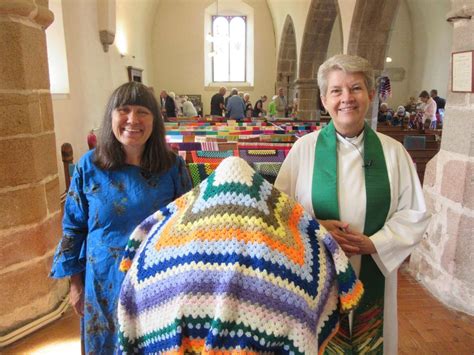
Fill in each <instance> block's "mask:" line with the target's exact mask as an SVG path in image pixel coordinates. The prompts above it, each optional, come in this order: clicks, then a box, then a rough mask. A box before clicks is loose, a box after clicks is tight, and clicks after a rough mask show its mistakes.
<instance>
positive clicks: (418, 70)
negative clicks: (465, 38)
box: [406, 0, 453, 98]
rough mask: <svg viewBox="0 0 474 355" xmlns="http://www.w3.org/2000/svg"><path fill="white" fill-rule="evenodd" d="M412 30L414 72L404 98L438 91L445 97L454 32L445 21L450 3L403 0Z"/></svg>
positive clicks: (440, 0) (432, 0)
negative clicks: (404, 0) (433, 90)
mask: <svg viewBox="0 0 474 355" xmlns="http://www.w3.org/2000/svg"><path fill="white" fill-rule="evenodd" d="M406 2H407V4H408V8H409V11H410V17H411V21H412V28H413V54H412V59H411V60H412V63H413V69H412V74H411V78H410V83H409V92H408V93H407V94H408V95H407V96H416V97H418V95H419V93H420V92H421V91H422V90H427V91H429V90H431V89H438V94H439V96H441V97H444V98H446V96H447V92H448V81H449V65H450V64H449V63H450V56H451V47H452V35H453V29H452V25H450V24H449V23H448V22H447V21H446V14H447V13H448V12H449V11H450V9H451V4H450V1H449V0H406Z"/></svg>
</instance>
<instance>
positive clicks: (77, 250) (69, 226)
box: [50, 163, 89, 278]
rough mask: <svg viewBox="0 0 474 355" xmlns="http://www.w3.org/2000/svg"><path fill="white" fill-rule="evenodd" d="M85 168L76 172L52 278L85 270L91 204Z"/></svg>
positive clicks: (65, 212)
mask: <svg viewBox="0 0 474 355" xmlns="http://www.w3.org/2000/svg"><path fill="white" fill-rule="evenodd" d="M83 188H84V167H83V165H82V164H81V163H79V165H78V166H77V167H76V169H75V170H74V174H73V177H72V181H71V186H70V187H69V191H68V194H67V197H66V203H65V205H64V216H63V225H62V229H63V236H62V238H61V240H60V242H59V245H58V247H57V248H56V252H55V254H54V258H53V264H52V268H51V274H50V276H51V277H54V278H62V277H66V276H71V275H74V274H77V273H80V272H82V271H84V269H85V262H86V260H85V244H86V237H87V233H88V227H87V221H88V216H89V204H88V202H87V198H86V196H85V194H84V191H83Z"/></svg>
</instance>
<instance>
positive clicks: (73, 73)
mask: <svg viewBox="0 0 474 355" xmlns="http://www.w3.org/2000/svg"><path fill="white" fill-rule="evenodd" d="M157 3H158V0H141V1H140V6H136V5H137V3H136V2H135V1H134V0H117V24H118V23H120V24H122V25H123V28H124V30H125V33H126V36H127V37H128V41H129V43H130V54H133V55H135V59H133V58H131V57H130V56H127V57H124V58H121V57H120V54H119V53H118V51H117V48H116V47H115V45H112V46H110V47H109V51H108V52H107V53H105V52H104V51H103V49H102V45H101V43H100V40H99V34H98V21H97V2H96V0H81V1H77V0H63V2H62V8H63V19H64V35H65V40H66V53H67V62H68V73H69V86H70V93H69V94H68V95H61V96H54V95H53V111H54V123H55V133H56V145H57V161H58V166H59V168H58V169H59V171H60V172H62V171H63V168H62V161H61V149H60V147H61V144H63V143H65V142H69V143H71V144H72V147H73V149H74V156H75V160H76V161H77V160H78V159H79V158H80V157H81V156H82V155H83V154H84V153H85V152H86V151H87V149H88V147H87V142H86V136H87V134H88V132H89V131H90V130H91V129H92V128H97V127H98V126H99V125H100V122H101V119H102V116H103V113H104V109H105V105H106V102H107V99H108V97H109V95H110V94H111V93H112V91H113V90H114V89H115V88H116V87H117V86H119V85H120V84H122V83H124V82H126V81H128V76H127V70H126V67H127V66H128V65H133V66H136V67H139V68H142V69H144V72H143V76H144V78H143V79H144V83H145V84H149V83H150V82H151V80H150V79H149V78H150V76H151V75H150V74H151V68H150V66H151V64H152V60H151V51H150V42H151V22H152V21H153V19H154V12H155V10H156V6H157ZM64 188H65V182H64V176H63V175H62V174H60V191H64Z"/></svg>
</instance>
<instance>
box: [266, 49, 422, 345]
mask: <svg viewBox="0 0 474 355" xmlns="http://www.w3.org/2000/svg"><path fill="white" fill-rule="evenodd" d="M318 84H319V86H320V90H321V100H322V102H323V104H324V107H325V108H326V109H327V111H328V112H329V114H330V115H331V118H332V120H331V122H330V123H329V124H328V125H327V126H326V127H325V128H323V129H322V130H318V131H315V132H312V133H309V134H307V135H305V136H303V137H301V138H300V139H299V140H298V141H297V142H296V143H295V144H294V145H293V147H292V148H291V151H290V152H289V154H288V156H287V157H286V159H285V161H284V162H283V164H282V167H281V169H280V171H279V174H278V176H277V179H276V181H275V187H276V188H278V189H279V190H281V191H283V192H286V193H287V194H289V195H290V196H292V197H293V198H295V199H296V200H297V201H298V202H300V203H301V204H302V205H303V207H304V208H305V210H306V211H308V212H309V213H311V214H312V215H313V216H315V217H316V218H317V219H318V221H319V223H320V224H321V225H322V226H324V227H325V228H326V229H327V230H328V231H329V232H330V233H331V235H332V236H333V237H334V239H336V241H337V242H338V243H339V245H340V246H341V248H342V249H343V250H344V252H345V253H346V254H347V255H348V256H350V260H351V263H352V265H353V267H354V269H355V270H356V272H357V273H358V274H359V277H360V279H361V281H362V282H363V283H364V289H365V294H364V297H363V299H362V304H361V305H360V306H359V308H357V309H356V310H355V311H354V312H353V313H351V316H350V319H347V320H346V322H345V325H344V324H343V325H342V326H341V327H340V330H339V331H338V333H337V334H336V335H335V337H334V338H333V339H332V340H331V341H330V342H329V344H328V347H327V348H326V351H327V352H328V353H356V354H358V353H370V354H397V347H398V339H397V331H398V328H397V327H398V324H397V270H398V267H399V266H400V265H401V263H402V262H403V261H404V260H405V259H406V257H407V256H408V255H409V254H410V253H411V251H412V250H413V248H414V247H415V245H416V244H418V243H419V242H420V240H421V238H422V236H423V233H424V231H425V229H426V228H427V226H428V223H429V214H428V213H427V211H426V206H425V201H424V197H423V192H422V189H421V185H420V181H419V179H418V176H417V173H416V170H415V168H414V166H413V162H412V160H411V158H410V156H409V155H408V153H407V151H406V150H405V149H404V148H403V146H402V145H401V144H400V143H399V142H397V141H395V140H394V139H392V138H390V137H387V136H385V135H383V134H380V133H377V132H374V131H373V130H372V129H371V128H370V127H369V125H367V124H366V123H365V115H366V114H367V111H368V109H369V107H370V106H371V105H372V99H373V97H374V95H375V91H374V77H373V69H372V66H371V65H370V63H369V62H368V61H367V60H366V59H364V58H361V57H357V56H351V55H336V56H334V57H331V58H329V59H328V60H327V61H326V62H324V63H323V64H322V65H321V66H320V68H319V71H318Z"/></svg>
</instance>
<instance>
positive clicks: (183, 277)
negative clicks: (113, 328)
mask: <svg viewBox="0 0 474 355" xmlns="http://www.w3.org/2000/svg"><path fill="white" fill-rule="evenodd" d="M132 260H133V262H132ZM121 269H122V270H128V273H127V275H126V277H125V280H124V283H123V286H122V290H121V294H120V300H119V306H118V321H119V341H120V344H119V348H120V352H121V353H159V354H223V355H224V354H242V355H243V354H317V353H318V351H319V352H320V353H322V351H324V347H325V344H326V343H327V341H328V340H329V339H330V338H331V337H332V335H333V334H334V333H335V331H336V330H337V327H338V321H339V315H340V312H348V311H349V310H351V309H353V308H354V307H355V306H356V305H357V304H358V302H359V300H360V298H361V296H362V293H363V287H362V284H361V283H360V281H358V280H357V279H356V277H355V274H354V272H353V269H352V268H351V267H350V264H349V262H348V259H347V258H346V256H345V254H344V253H343V252H342V250H341V249H340V248H339V246H338V245H337V244H336V242H335V241H334V240H333V239H332V237H331V236H330V235H329V234H327V233H325V232H324V231H323V230H322V229H320V227H319V225H318V223H317V222H316V221H315V220H314V219H312V218H311V216H310V215H309V214H308V213H306V212H305V211H304V210H303V207H302V206H301V205H300V204H298V203H296V202H295V201H293V200H291V199H290V198H289V197H288V196H287V195H285V194H283V193H281V192H279V191H278V190H276V189H275V188H274V187H273V186H272V185H271V184H269V183H268V182H266V181H265V180H264V179H263V178H262V177H261V176H260V175H259V174H257V173H256V172H255V171H254V170H253V169H252V168H251V167H250V166H249V165H248V164H247V163H246V162H245V161H244V160H243V159H241V158H238V157H230V158H226V159H225V160H224V161H223V162H222V163H221V164H220V165H219V166H218V167H217V169H216V170H215V171H214V172H213V173H212V174H211V175H210V176H209V178H207V179H206V180H205V181H203V182H202V183H201V184H200V185H199V186H197V187H195V188H194V189H193V190H191V191H190V192H188V193H187V194H185V195H183V196H182V197H181V198H179V199H177V200H176V201H174V202H173V203H171V204H169V205H168V206H167V207H165V208H163V209H161V210H159V211H157V212H156V213H155V214H153V215H152V216H150V217H148V218H147V219H146V220H145V221H144V222H142V223H141V224H140V225H139V226H138V227H137V228H136V229H135V231H134V232H133V234H132V236H131V237H130V240H129V243H128V246H127V250H126V255H125V257H124V259H123V260H122V263H121Z"/></svg>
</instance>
